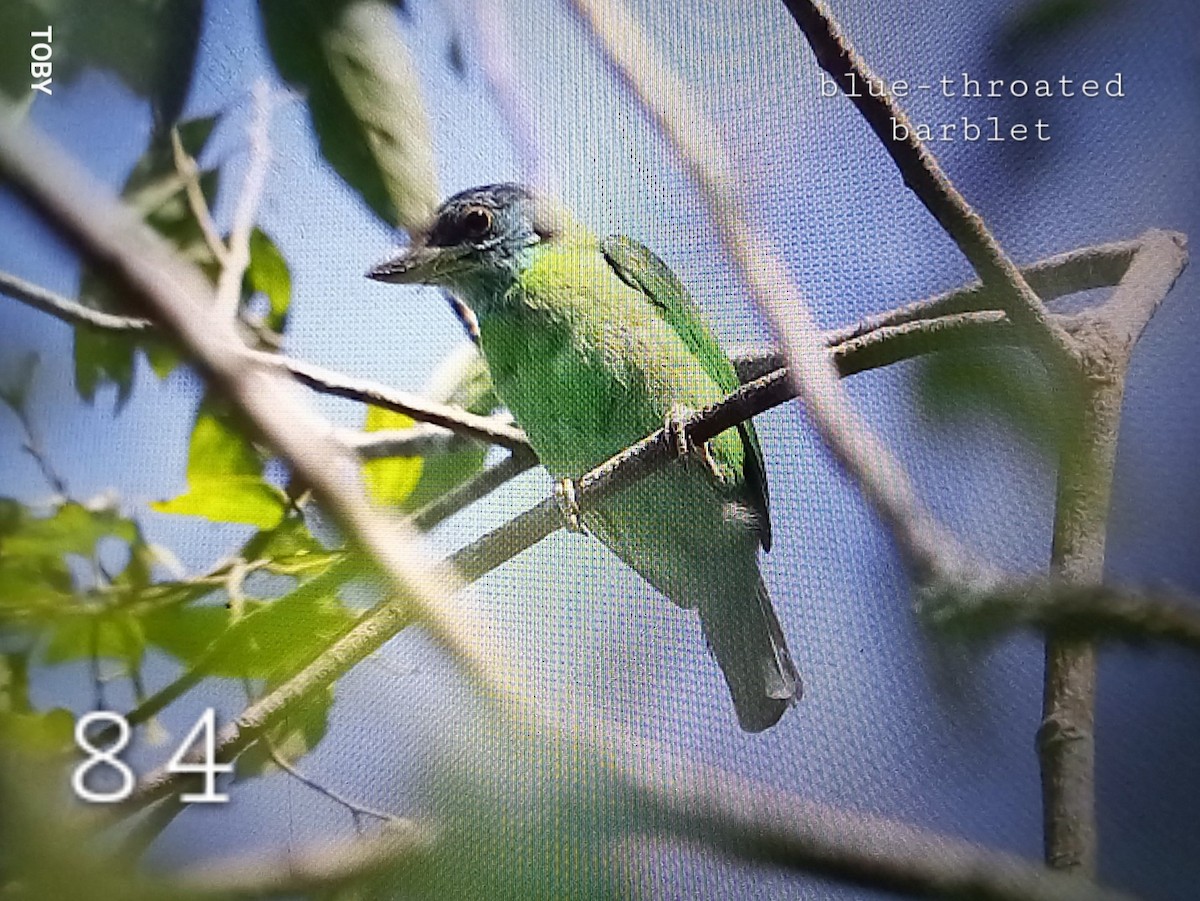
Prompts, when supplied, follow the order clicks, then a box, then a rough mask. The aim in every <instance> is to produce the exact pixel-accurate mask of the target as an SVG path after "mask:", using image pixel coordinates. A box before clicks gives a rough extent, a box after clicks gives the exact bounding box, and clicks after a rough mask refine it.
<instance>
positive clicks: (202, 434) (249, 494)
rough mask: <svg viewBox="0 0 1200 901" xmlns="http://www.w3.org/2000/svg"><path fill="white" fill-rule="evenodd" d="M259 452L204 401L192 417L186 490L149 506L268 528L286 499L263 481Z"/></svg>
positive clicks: (224, 415)
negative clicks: (193, 420) (194, 419)
mask: <svg viewBox="0 0 1200 901" xmlns="http://www.w3.org/2000/svg"><path fill="white" fill-rule="evenodd" d="M262 470H263V464H262V460H261V459H260V458H259V455H258V452H257V451H255V450H254V447H253V445H252V444H251V443H250V442H249V441H248V440H247V439H246V437H245V436H244V435H243V434H242V431H241V430H240V429H239V428H238V427H237V426H236V425H235V424H234V423H233V422H232V420H231V418H230V415H229V413H228V411H226V410H223V409H221V408H218V407H217V406H216V405H215V404H213V403H212V402H211V401H209V400H206V401H204V402H203V403H201V405H200V409H199V411H198V412H197V414H196V424H195V426H194V427H193V429H192V439H191V443H190V445H189V447H188V464H187V482H188V490H187V492H185V493H184V494H182V495H180V496H179V497H176V498H174V499H172V500H169V501H157V502H154V503H152V504H151V505H150V506H151V508H152V509H154V510H156V511H158V512H159V513H172V514H178V515H185V516H202V517H204V518H205V519H208V520H211V521H213V522H237V523H245V524H247V525H252V526H258V527H259V528H264V529H269V528H272V527H274V526H276V525H278V524H279V522H280V521H281V520H282V519H283V517H284V514H286V513H287V509H288V507H287V497H286V496H285V494H284V493H283V491H281V490H280V489H279V488H277V487H276V486H274V485H271V484H269V483H268V482H266V481H264V480H263V477H262Z"/></svg>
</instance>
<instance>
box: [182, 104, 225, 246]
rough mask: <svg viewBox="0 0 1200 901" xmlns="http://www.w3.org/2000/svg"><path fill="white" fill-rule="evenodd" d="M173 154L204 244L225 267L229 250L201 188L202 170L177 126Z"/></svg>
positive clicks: (189, 206)
mask: <svg viewBox="0 0 1200 901" xmlns="http://www.w3.org/2000/svg"><path fill="white" fill-rule="evenodd" d="M171 153H172V154H173V156H174V158H175V171H176V172H177V173H178V174H179V177H180V178H182V179H183V188H184V193H185V194H186V196H187V201H188V208H189V209H191V211H192V216H193V217H194V218H195V220H196V224H197V225H199V226H200V234H202V235H203V236H204V243H205V244H207V245H208V250H209V253H211V254H212V255H213V259H215V260H216V261H217V263H219V264H220V265H221V266H224V265H225V263H226V260H227V258H228V256H229V248H227V247H226V246H225V243H224V242H223V241H222V240H221V232H220V230H219V229H218V228H217V223H216V222H214V221H213V217H212V211H211V210H209V208H208V201H207V200H205V198H204V189H203V188H202V187H201V186H200V168H199V167H198V166H197V165H196V161H195V160H194V159H193V158H192V156H191V154H189V153H188V152H187V149H186V148H185V147H184V146H183V140H182V138H180V136H179V129H178V127H175V126H172V128H171Z"/></svg>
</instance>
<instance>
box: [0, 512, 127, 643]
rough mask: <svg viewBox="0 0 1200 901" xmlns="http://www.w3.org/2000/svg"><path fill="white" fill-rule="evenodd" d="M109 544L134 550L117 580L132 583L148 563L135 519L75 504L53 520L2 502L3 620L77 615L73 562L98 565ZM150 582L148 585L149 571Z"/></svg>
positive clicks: (40, 622)
mask: <svg viewBox="0 0 1200 901" xmlns="http://www.w3.org/2000/svg"><path fill="white" fill-rule="evenodd" d="M105 539H116V540H118V541H121V542H123V543H124V544H126V545H128V547H129V551H130V559H129V562H128V564H127V565H126V568H125V571H124V572H123V573H122V574H120V575H119V576H118V577H117V578H118V579H122V578H124V579H126V580H130V579H132V577H133V575H134V574H135V573H136V572H138V571H139V569H140V567H142V566H143V565H144V564H145V560H144V553H145V543H144V541H143V538H142V535H141V531H140V530H139V529H138V527H137V524H136V523H134V522H133V521H132V520H129V519H125V518H124V517H122V516H121V515H120V514H119V513H118V512H117V511H115V510H112V509H98V510H93V509H89V508H87V507H84V506H82V505H80V504H77V503H75V502H74V501H68V502H66V503H63V504H61V505H60V506H59V507H57V508H56V509H55V510H54V512H53V513H52V514H50V515H49V516H33V515H31V514H30V512H29V511H28V510H27V509H26V508H25V507H23V506H22V505H21V504H19V503H17V502H16V501H13V500H11V499H7V498H5V499H0V585H3V586H4V590H3V591H0V619H3V620H4V621H6V622H8V623H10V624H13V623H26V624H33V625H47V624H49V623H51V622H53V621H55V620H56V619H57V618H58V617H60V616H61V615H63V614H64V613H66V614H71V611H73V610H74V609H75V608H76V606H77V604H78V596H77V594H78V592H77V587H76V585H75V578H74V577H73V575H72V569H71V566H70V565H69V562H68V561H69V558H71V557H81V558H83V559H84V560H87V561H91V560H93V559H94V558H95V555H96V551H97V546H98V545H99V543H100V542H101V541H102V540H105ZM145 577H146V581H148V578H149V576H148V571H147V572H146V573H145Z"/></svg>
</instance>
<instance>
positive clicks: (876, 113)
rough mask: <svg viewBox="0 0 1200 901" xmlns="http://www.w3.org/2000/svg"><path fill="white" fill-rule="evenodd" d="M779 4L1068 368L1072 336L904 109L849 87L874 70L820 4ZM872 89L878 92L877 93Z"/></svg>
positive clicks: (1042, 346)
mask: <svg viewBox="0 0 1200 901" xmlns="http://www.w3.org/2000/svg"><path fill="white" fill-rule="evenodd" d="M784 5H785V6H787V8H788V12H790V13H791V14H792V18H794V19H795V20H796V24H798V25H799V26H800V30H801V31H803V32H804V36H805V37H806V38H807V39H808V43H809V45H810V46H811V47H812V50H813V54H814V55H815V56H816V58H817V62H818V63H819V64H820V66H821V68H822V69H824V70H825V71H826V72H828V73H829V75H830V77H831V78H833V79H834V80H835V81H836V82H837V83H838V84H839V85H841V86H842V90H843V91H844V92H845V93H846V94H847V95H850V94H853V95H855V96H853V97H851V98H850V99H851V101H852V102H853V103H854V106H855V107H856V108H857V109H858V111H859V113H861V114H862V117H863V118H864V119H865V120H866V121H867V124H868V125H870V126H871V129H872V131H874V132H875V135H876V137H878V138H879V140H880V142H881V143H882V144H883V146H884V147H885V148H886V149H887V152H888V153H889V154H890V155H891V157H892V159H893V160H894V161H895V163H896V166H897V168H899V170H900V174H901V175H902V176H903V177H904V183H905V184H906V185H908V187H909V188H911V189H912V191H913V193H915V194H916V195H917V197H918V198H919V199H920V201H921V202H922V203H923V204H925V207H926V208H927V209H928V210H929V212H931V213H932V214H933V217H934V218H935V219H936V220H937V221H938V223H939V224H940V225H941V226H942V228H943V229H945V231H946V233H947V234H948V235H949V236H950V237H951V238H952V239H953V240H954V243H955V244H957V245H958V248H959V250H961V251H962V253H963V255H964V256H965V257H966V258H967V260H969V261H970V263H971V265H972V267H974V269H975V271H976V272H977V273H978V274H979V278H980V279H981V280H982V281H983V283H984V284H986V285H990V286H992V287H993V288H995V289H996V290H997V291H998V299H999V300H1000V302H1001V304H1002V308H1003V309H1004V311H1005V312H1006V313H1008V315H1009V318H1010V319H1012V321H1013V323H1015V324H1016V325H1017V327H1018V328H1020V329H1021V333H1022V334H1023V335H1024V336H1025V337H1026V339H1027V340H1029V341H1030V343H1031V344H1032V346H1033V347H1034V349H1035V350H1037V351H1038V353H1039V355H1040V356H1041V357H1042V359H1043V362H1044V363H1046V365H1047V366H1048V367H1049V368H1051V369H1052V370H1055V369H1060V368H1063V367H1066V369H1067V371H1070V370H1071V369H1072V368H1073V364H1074V363H1075V360H1076V356H1077V353H1076V347H1075V344H1074V343H1073V342H1072V341H1071V339H1070V337H1069V336H1068V335H1067V334H1066V332H1064V331H1063V329H1062V327H1061V326H1060V325H1058V324H1057V323H1056V322H1054V320H1053V319H1052V318H1051V317H1050V314H1049V312H1048V311H1047V310H1046V307H1045V305H1044V304H1043V303H1042V301H1041V299H1040V298H1039V297H1038V296H1037V294H1036V293H1034V290H1033V288H1031V287H1030V285H1029V283H1028V282H1027V281H1025V278H1024V276H1022V274H1021V272H1020V270H1019V269H1017V267H1016V265H1015V264H1014V263H1013V261H1012V260H1010V259H1009V258H1008V255H1007V254H1006V253H1005V252H1004V249H1003V248H1002V247H1001V246H1000V244H999V242H998V241H997V240H996V239H995V237H993V235H992V233H991V232H990V231H989V230H988V228H987V226H986V225H984V222H983V218H982V217H981V216H980V215H979V214H978V213H977V212H976V211H975V210H974V209H972V208H971V205H970V204H969V203H967V200H966V198H965V197H963V196H962V194H960V193H959V192H958V189H957V188H955V187H954V185H953V183H952V182H951V181H950V179H949V178H947V177H946V174H945V173H944V172H943V171H942V168H941V166H940V165H939V164H938V161H937V159H936V158H935V157H934V155H933V154H932V153H930V151H929V149H928V148H927V147H925V145H924V144H922V143H921V141H920V140H918V139H917V137H916V130H915V129H914V128H913V126H912V123H911V122H910V121H909V119H908V116H907V115H906V114H905V113H904V111H903V110H902V109H900V107H899V106H898V105H897V104H896V102H895V100H894V99H893V98H892V97H891V95H890V94H888V93H887V92H872V91H854V90H852V89H851V79H852V78H856V79H858V83H859V84H868V83H874V82H876V81H878V78H877V76H876V75H875V74H874V73H873V72H872V71H871V70H870V68H869V67H868V66H867V64H866V62H865V61H864V60H863V59H862V57H860V56H859V55H858V54H857V53H856V52H855V51H854V48H852V47H851V46H850V43H849V42H848V41H847V40H846V38H845V36H844V35H843V34H842V33H841V29H840V28H839V27H838V25H837V23H836V22H835V21H834V19H833V17H832V15H830V13H829V11H828V10H827V9H826V8H825V5H824V4H823V3H821V2H819V0H784ZM877 93H880V94H881V95H880V96H876V94H877ZM900 129H903V133H904V135H905V137H903V138H897V137H895V131H896V130H900Z"/></svg>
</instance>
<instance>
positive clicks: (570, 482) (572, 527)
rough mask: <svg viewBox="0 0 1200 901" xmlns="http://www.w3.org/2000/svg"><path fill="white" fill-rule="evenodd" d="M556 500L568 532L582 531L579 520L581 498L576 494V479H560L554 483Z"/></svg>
mask: <svg viewBox="0 0 1200 901" xmlns="http://www.w3.org/2000/svg"><path fill="white" fill-rule="evenodd" d="M554 500H555V502H556V503H557V504H558V510H559V512H560V513H561V514H562V518H563V526H564V527H565V528H566V530H567V531H568V532H576V533H578V532H582V531H583V524H582V523H581V522H580V521H579V500H578V499H577V498H576V496H575V480H574V479H559V480H558V481H556V482H555V483H554Z"/></svg>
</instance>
